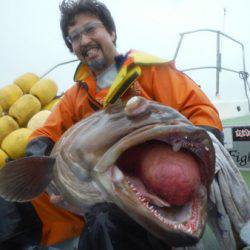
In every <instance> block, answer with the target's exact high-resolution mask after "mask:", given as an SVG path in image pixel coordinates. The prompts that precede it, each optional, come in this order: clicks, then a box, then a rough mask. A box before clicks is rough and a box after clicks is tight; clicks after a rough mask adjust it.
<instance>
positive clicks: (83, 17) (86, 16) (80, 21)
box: [68, 13, 101, 32]
mask: <svg viewBox="0 0 250 250" xmlns="http://www.w3.org/2000/svg"><path fill="white" fill-rule="evenodd" d="M93 21H100V19H99V18H98V17H96V16H95V15H92V14H90V13H79V14H77V15H76V16H75V18H74V20H73V21H72V23H71V24H70V25H69V28H68V30H69V32H70V31H73V30H75V29H77V28H78V27H82V26H83V25H86V24H88V23H90V22H93ZM100 22H101V21H100Z"/></svg>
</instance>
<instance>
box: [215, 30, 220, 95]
mask: <svg viewBox="0 0 250 250" xmlns="http://www.w3.org/2000/svg"><path fill="white" fill-rule="evenodd" d="M220 72H221V53H220V32H217V57H216V93H215V95H216V96H218V95H219V91H220Z"/></svg>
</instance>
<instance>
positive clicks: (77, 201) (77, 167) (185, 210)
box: [52, 97, 215, 246]
mask: <svg viewBox="0 0 250 250" xmlns="http://www.w3.org/2000/svg"><path fill="white" fill-rule="evenodd" d="M158 144H160V145H161V147H165V145H166V147H168V149H169V148H170V149H171V150H172V151H173V152H174V153H176V155H174V156H173V158H178V152H179V151H185V154H189V155H190V156H191V157H192V158H194V161H195V162H196V163H197V165H198V168H199V173H200V182H199V185H198V187H197V188H196V189H195V190H194V191H193V195H192V197H191V198H190V199H189V200H188V201H187V202H185V203H183V204H181V205H180V204H171V202H169V201H168V200H165V197H164V196H162V195H158V192H157V190H152V189H151V188H148V186H147V185H146V184H145V179H143V178H144V175H143V177H142V175H140V174H138V171H137V170H135V169H137V166H134V165H136V162H137V153H136V154H135V153H133V152H134V151H135V150H137V151H136V152H138V157H139V155H140V160H143V158H145V157H146V156H147V154H148V153H146V154H141V153H140V151H143V149H141V148H145V147H146V148H147V150H148V149H149V151H150V149H151V148H152V147H155V145H157V146H156V148H157V147H158ZM145 145H146V146H145ZM149 151H147V152H149ZM131 152H132V153H131ZM153 154H154V153H153ZM145 155H146V156H145ZM52 156H53V157H54V158H55V159H56V163H55V174H54V175H55V178H54V180H53V183H52V184H53V185H52V186H53V187H54V189H55V190H57V191H58V190H59V191H58V192H59V193H60V194H61V195H62V196H63V197H64V198H65V200H66V201H68V202H69V203H71V204H74V205H75V206H77V207H79V208H82V209H84V210H86V208H87V207H91V206H92V205H94V204H96V203H99V202H107V201H108V202H113V203H115V204H116V205H118V206H119V207H120V208H121V209H122V210H124V211H125V212H126V213H127V214H128V215H129V216H131V217H132V218H133V219H134V220H135V221H137V222H138V223H139V224H141V225H142V226H143V227H144V228H146V229H147V230H148V231H150V232H151V233H153V234H154V235H155V236H156V237H158V238H160V239H162V240H163V241H165V242H167V243H168V244H170V245H173V246H186V245H192V244H194V243H196V242H197V241H198V240H199V239H200V238H201V236H202V233H203V230H204V227H205V222H206V204H207V194H208V192H209V186H210V184H211V182H212V180H213V177H214V170H215V153H214V148H213V145H212V142H211V140H210V137H209V136H208V134H207V132H206V131H205V130H204V129H202V128H200V127H197V126H194V125H192V123H191V122H190V121H189V120H187V119H186V118H185V117H184V116H182V115H181V114H180V113H179V112H177V111H176V110H174V109H172V108H170V107H168V106H165V105H161V104H159V103H157V102H154V101H149V100H146V99H144V98H142V97H133V98H131V99H130V100H129V101H128V102H127V103H126V105H120V104H117V105H113V106H111V107H109V108H107V109H106V110H102V111H99V112H96V113H95V114H93V115H91V116H90V117H88V118H86V119H84V120H82V121H80V122H78V123H77V124H75V125H74V126H73V127H72V128H71V129H69V130H68V131H66V133H65V134H64V135H63V136H62V138H61V139H60V140H59V142H58V143H57V144H56V145H55V147H54V149H53V152H52ZM157 157H158V156H156V158H157ZM180 158H181V156H180ZM126 159H133V160H132V161H130V160H128V161H127V160H126ZM164 159H165V158H164ZM165 160H166V161H168V160H167V158H166V159H165ZM124 161H125V163H124ZM138 161H139V160H138ZM147 161H148V162H149V164H151V163H150V160H147ZM126 164H128V165H129V166H126ZM178 164H179V163H178ZM180 164H182V165H185V160H184V163H183V161H182V162H181V163H180ZM180 164H179V165H180ZM131 165H132V166H131ZM168 167H169V166H168ZM170 168H171V166H170ZM180 168H181V169H184V172H185V166H180ZM147 170H148V168H146V170H145V171H143V172H147ZM157 171H158V170H157V167H156V171H155V172H156V174H157ZM159 171H162V172H164V171H165V168H162V169H160V170H159ZM159 171H158V172H159ZM139 172H140V171H139ZM150 182H151V180H150V178H149V180H148V181H147V183H149V186H150V184H151V183H150ZM152 182H155V180H153V181H152ZM163 182H164V181H163ZM162 186H163V187H162V189H163V193H164V192H165V190H164V189H166V188H165V187H164V185H162ZM166 187H167V185H166Z"/></svg>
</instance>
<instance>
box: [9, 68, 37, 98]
mask: <svg viewBox="0 0 250 250" xmlns="http://www.w3.org/2000/svg"><path fill="white" fill-rule="evenodd" d="M37 81H39V77H38V76H37V75H35V74H33V73H25V74H23V75H21V76H19V77H18V78H17V79H16V80H15V81H14V82H13V83H14V84H16V85H17V86H18V87H20V88H21V90H22V91H23V93H24V94H29V92H30V89H31V88H32V86H33V85H34V84H35V83H36V82H37Z"/></svg>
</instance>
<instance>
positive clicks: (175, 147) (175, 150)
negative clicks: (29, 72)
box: [172, 142, 182, 152]
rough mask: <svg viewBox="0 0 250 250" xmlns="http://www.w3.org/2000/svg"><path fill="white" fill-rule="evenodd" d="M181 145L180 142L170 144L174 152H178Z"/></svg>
mask: <svg viewBox="0 0 250 250" xmlns="http://www.w3.org/2000/svg"><path fill="white" fill-rule="evenodd" d="M181 146H182V144H181V142H177V143H174V144H173V145H172V149H173V151H174V152H178V151H179V150H180V149H181Z"/></svg>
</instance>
